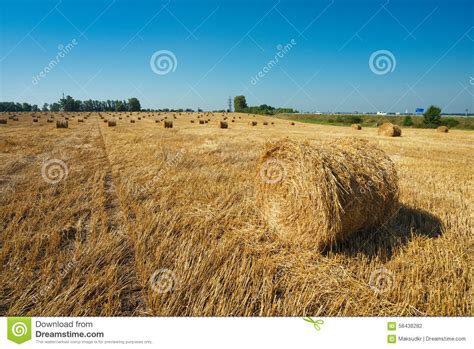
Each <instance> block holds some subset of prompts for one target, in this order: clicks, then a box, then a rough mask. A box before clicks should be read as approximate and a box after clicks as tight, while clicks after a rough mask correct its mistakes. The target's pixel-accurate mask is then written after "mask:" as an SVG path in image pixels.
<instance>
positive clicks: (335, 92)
mask: <svg viewBox="0 0 474 349" xmlns="http://www.w3.org/2000/svg"><path fill="white" fill-rule="evenodd" d="M473 3H474V1H472V0H442V1H441V0H438V1H428V0H412V1H399V0H391V1H386V0H384V1H375V0H374V1H354V0H353V1H349V0H334V1H332V0H324V1H283V0H282V1H258V0H254V1H207V0H206V1H190V0H188V1H169V2H168V1H143V0H134V1H126V0H96V1H72V0H62V1H59V0H56V1H49V0H45V1H41V0H36V1H33V0H30V1H25V0H15V1H10V0H7V1H4V0H0V4H1V5H0V6H1V8H0V16H1V24H0V25H1V31H0V34H1V35H0V69H1V70H0V73H1V75H0V78H1V86H0V87H1V89H0V100H1V101H18V102H23V101H26V102H30V103H32V104H38V105H40V106H41V105H42V103H43V102H48V103H51V102H55V101H57V100H58V99H59V98H60V96H61V93H62V92H64V93H65V94H69V95H71V96H73V97H74V98H77V99H89V98H92V99H100V100H105V99H126V98H128V97H137V98H139V99H140V101H141V103H142V107H145V108H146V107H151V108H166V107H168V108H188V107H189V108H193V109H196V108H198V107H201V108H203V109H205V110H212V109H223V108H225V107H226V101H227V99H228V97H229V96H235V95H240V94H243V95H245V96H246V97H247V102H248V104H249V105H257V104H264V103H265V104H270V105H273V106H287V107H294V108H296V109H298V110H300V111H360V112H363V111H371V112H375V111H387V112H404V111H405V110H408V111H410V112H412V111H414V110H415V108H417V107H427V106H428V105H430V104H436V105H438V106H440V107H441V108H442V109H443V111H444V112H464V110H465V109H466V108H469V110H470V112H472V111H474V103H473V101H474V98H473V96H474V28H473V22H474V8H473ZM68 44H69V45H68ZM285 45H286V49H283V50H282V47H284V46H285ZM290 46H291V47H290ZM66 48H67V49H66ZM61 49H62V50H61ZM163 50H167V51H170V52H171V53H172V56H169V57H170V60H169V61H168V63H170V64H171V65H170V66H166V62H165V60H166V57H164V56H161V55H162V54H163V52H161V53H160V52H159V51H163ZM381 50H383V51H382V52H379V53H377V51H381ZM65 51H68V52H67V53H64V52H65ZM279 51H280V57H278V55H277V53H278V52H279ZM281 51H285V52H283V53H282V52H281ZM59 52H63V54H61V55H59V56H58V53H59ZM155 53H156V54H155ZM154 54H155V57H156V59H153V60H152V56H153V55H154ZM165 55H166V53H165ZM173 55H174V57H173ZM276 55H277V59H278V62H276V60H275V56H276ZM163 57H164V60H161V58H163ZM371 57H372V60H371ZM51 61H54V63H55V64H53V65H51V63H50V62H51ZM371 63H372V64H371ZM384 63H386V65H383V64H384ZM162 64H163V65H162ZM48 65H49V67H48ZM45 67H47V68H45ZM259 72H260V76H258V75H259ZM157 73H159V74H157ZM40 74H41V75H40ZM255 76H257V77H258V79H256V78H255ZM35 77H36V78H35ZM257 80H258V81H257Z"/></svg>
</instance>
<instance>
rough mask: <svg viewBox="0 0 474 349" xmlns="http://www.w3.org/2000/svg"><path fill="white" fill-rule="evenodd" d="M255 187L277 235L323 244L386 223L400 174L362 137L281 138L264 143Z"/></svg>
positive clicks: (377, 149) (267, 217) (311, 244)
mask: <svg viewBox="0 0 474 349" xmlns="http://www.w3.org/2000/svg"><path fill="white" fill-rule="evenodd" d="M256 190H257V201H256V202H257V205H258V207H259V209H260V210H261V212H262V214H263V217H264V219H265V220H266V221H267V222H268V223H269V225H270V226H271V227H273V228H275V229H276V231H277V233H278V234H279V235H280V236H282V237H284V238H285V237H287V238H288V239H290V240H293V239H299V240H298V241H299V242H303V243H306V242H307V243H309V245H310V246H314V247H315V248H317V249H319V250H322V249H324V248H326V247H330V246H332V244H334V243H337V242H340V241H343V240H344V239H346V238H347V237H349V236H350V235H351V234H353V233H356V232H358V231H364V230H369V229H373V228H377V227H380V226H381V225H382V224H383V223H385V222H386V221H387V220H388V219H389V218H390V217H391V216H392V214H393V213H394V212H395V209H396V207H397V199H398V176H397V172H396V169H395V166H394V164H393V162H392V161H391V160H390V158H389V157H388V156H387V155H386V154H385V153H384V152H383V151H382V150H381V149H379V148H377V147H376V146H375V145H372V144H371V143H369V142H368V141H366V140H361V139H355V138H344V139H339V140H336V141H332V142H327V143H321V144H319V145H311V144H309V143H302V142H297V141H294V140H289V139H284V140H280V141H276V142H274V143H269V144H266V146H265V147H264V150H263V153H262V155H261V157H260V160H259V163H258V170H257V177H256Z"/></svg>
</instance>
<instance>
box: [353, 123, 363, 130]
mask: <svg viewBox="0 0 474 349" xmlns="http://www.w3.org/2000/svg"><path fill="white" fill-rule="evenodd" d="M351 128H352V129H354V130H362V126H361V125H360V124H352V125H351Z"/></svg>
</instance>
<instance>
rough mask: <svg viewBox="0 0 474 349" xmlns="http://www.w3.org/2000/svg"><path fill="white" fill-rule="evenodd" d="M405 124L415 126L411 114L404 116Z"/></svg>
mask: <svg viewBox="0 0 474 349" xmlns="http://www.w3.org/2000/svg"><path fill="white" fill-rule="evenodd" d="M403 126H413V119H412V118H411V116H410V115H407V116H405V117H404V118H403Z"/></svg>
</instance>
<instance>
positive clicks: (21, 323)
mask: <svg viewBox="0 0 474 349" xmlns="http://www.w3.org/2000/svg"><path fill="white" fill-rule="evenodd" d="M7 326H8V328H7V338H8V339H9V340H11V341H12V342H15V343H17V344H21V343H24V342H27V341H29V340H30V339H31V318H30V317H9V318H7Z"/></svg>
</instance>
